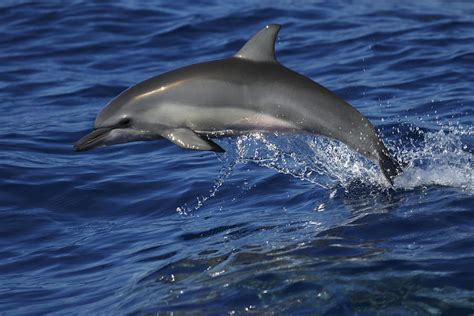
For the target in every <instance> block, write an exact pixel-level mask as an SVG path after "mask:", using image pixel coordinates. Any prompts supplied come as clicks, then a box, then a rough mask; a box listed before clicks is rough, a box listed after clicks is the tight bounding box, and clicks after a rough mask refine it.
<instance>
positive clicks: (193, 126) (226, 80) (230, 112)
mask: <svg viewBox="0 0 474 316" xmlns="http://www.w3.org/2000/svg"><path fill="white" fill-rule="evenodd" d="M279 29H280V26H279V25H276V24H271V25H268V26H266V27H264V28H263V29H262V30H260V31H259V32H258V33H257V34H255V35H254V36H253V37H252V38H251V39H250V40H249V41H248V42H247V43H246V44H245V45H244V46H243V47H242V49H240V50H239V51H238V52H237V53H236V54H235V55H234V56H232V57H230V58H226V59H222V60H216V61H211V62H205V63H200V64H194V65H190V66H186V67H183V68H179V69H176V70H173V71H170V72H167V73H164V74H161V75H159V76H156V77H153V78H150V79H147V80H145V81H143V82H140V83H138V84H137V85H135V86H132V87H131V88H129V89H127V90H125V91H123V92H122V93H121V94H120V95H118V96H117V97H116V98H114V99H113V100H112V101H111V102H110V103H109V104H108V105H107V106H106V107H105V108H104V109H103V110H102V111H101V112H100V113H99V115H97V118H96V120H95V123H94V130H93V131H92V132H91V133H90V134H89V135H86V136H85V137H83V138H81V139H80V140H79V141H78V142H77V143H76V144H75V145H74V149H75V150H77V151H82V150H88V149H91V148H94V147H97V146H105V145H111V144H117V143H125V142H131V141H138V140H153V139H158V138H166V139H168V140H169V141H171V142H173V143H175V144H176V145H178V146H180V147H182V148H186V149H195V150H211V151H215V152H223V151H224V150H223V149H222V148H221V147H220V146H219V145H217V144H216V143H214V142H213V141H212V140H211V138H213V137H225V136H233V135H242V134H247V133H251V132H255V131H259V132H275V131H282V132H292V133H312V134H318V135H321V136H324V137H329V138H332V139H336V140H339V141H341V142H343V143H345V144H346V145H348V146H349V147H351V148H352V149H354V150H356V151H357V152H359V153H361V154H362V155H364V156H366V157H367V158H369V159H371V160H372V161H374V162H376V163H378V164H379V166H380V168H381V170H382V173H383V174H384V176H385V177H386V178H387V180H388V181H389V182H390V183H391V184H393V179H394V178H395V177H396V176H397V175H398V174H399V173H400V172H401V167H400V164H399V163H398V162H397V161H396V160H395V159H393V158H392V157H391V155H390V153H389V151H388V150H387V148H386V147H385V146H384V144H383V142H382V140H381V139H380V138H379V137H378V135H377V132H376V131H375V129H374V127H373V125H372V124H371V123H370V122H369V120H368V119H367V118H365V117H364V116H363V115H362V114H361V113H359V112H358V111H357V110H356V109H354V108H353V107H352V106H350V105H349V104H348V103H346V102H345V101H344V100H342V99H341V98H339V97H338V96H337V95H335V94H334V93H332V92H331V91H329V90H328V89H326V88H325V87H323V86H321V85H319V84H318V83H316V82H314V81H312V80H311V79H309V78H307V77H305V76H302V75H300V74H298V73H296V72H294V71H292V70H290V69H288V68H286V67H284V66H282V65H281V64H280V63H279V62H278V61H277V60H276V58H275V39H276V36H277V33H278V31H279Z"/></svg>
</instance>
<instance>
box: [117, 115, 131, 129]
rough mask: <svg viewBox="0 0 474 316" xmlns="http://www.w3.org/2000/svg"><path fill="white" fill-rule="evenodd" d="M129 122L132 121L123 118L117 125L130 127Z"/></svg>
mask: <svg viewBox="0 0 474 316" xmlns="http://www.w3.org/2000/svg"><path fill="white" fill-rule="evenodd" d="M131 122H132V121H131V120H130V119H129V118H128V117H124V118H123V119H121V120H120V122H119V124H118V125H119V126H120V127H127V126H129V125H130V123H131Z"/></svg>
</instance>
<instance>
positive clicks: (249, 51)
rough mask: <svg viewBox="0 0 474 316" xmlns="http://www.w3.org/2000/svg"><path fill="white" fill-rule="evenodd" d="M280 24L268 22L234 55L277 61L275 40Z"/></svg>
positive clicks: (255, 59)
mask: <svg viewBox="0 0 474 316" xmlns="http://www.w3.org/2000/svg"><path fill="white" fill-rule="evenodd" d="M279 30H280V25H278V24H269V25H267V26H265V27H264V28H263V29H261V30H260V31H259V32H258V33H257V34H255V35H254V36H253V37H252V38H251V39H250V40H249V41H248V42H247V43H245V45H244V47H242V48H241V49H240V50H239V51H238V52H237V54H235V55H234V57H237V58H243V59H248V60H252V61H259V62H277V61H276V58H275V41H276V37H277V34H278V31H279Z"/></svg>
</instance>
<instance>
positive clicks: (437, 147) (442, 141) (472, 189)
mask: <svg viewBox="0 0 474 316" xmlns="http://www.w3.org/2000/svg"><path fill="white" fill-rule="evenodd" d="M417 131H418V132H419V134H421V135H422V136H423V140H422V141H421V143H420V144H418V145H417V146H411V148H409V149H402V150H400V151H399V155H400V156H401V157H402V159H403V160H404V161H408V162H409V165H408V167H407V168H406V170H405V171H404V173H403V174H402V175H401V176H399V177H398V178H396V179H395V186H396V188H404V189H413V188H417V187H427V186H433V185H439V186H446V187H452V188H456V189H461V190H463V191H466V192H469V193H474V171H473V169H474V168H473V167H474V164H473V155H472V153H471V152H470V150H469V148H468V145H467V144H465V143H464V142H463V138H467V139H469V138H471V140H472V136H473V135H474V130H473V129H472V128H462V127H461V126H453V125H448V126H443V127H442V128H441V129H440V130H439V131H436V132H423V131H421V130H419V129H418V130H417ZM415 145H416V144H415Z"/></svg>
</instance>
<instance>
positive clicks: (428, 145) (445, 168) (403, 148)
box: [177, 126, 474, 214]
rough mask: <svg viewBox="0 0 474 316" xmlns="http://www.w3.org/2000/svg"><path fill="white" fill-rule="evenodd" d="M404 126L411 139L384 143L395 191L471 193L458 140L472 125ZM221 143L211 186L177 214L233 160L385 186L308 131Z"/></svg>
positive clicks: (350, 185)
mask: <svg viewBox="0 0 474 316" xmlns="http://www.w3.org/2000/svg"><path fill="white" fill-rule="evenodd" d="M409 129H410V131H411V132H412V136H411V137H401V138H400V137H399V139H397V140H395V141H392V142H390V141H389V142H388V144H387V145H388V147H389V149H390V150H391V151H392V152H393V153H394V154H395V156H396V157H399V158H401V159H402V160H403V161H404V162H406V163H407V167H406V168H405V170H404V172H403V173H402V174H401V175H400V176H398V177H397V178H396V179H395V184H394V188H395V189H396V190H411V189H415V188H419V187H422V188H423V187H428V186H433V185H439V186H447V187H452V188H456V189H461V190H463V191H466V192H469V193H474V172H473V167H474V166H473V159H472V158H473V155H472V154H471V153H470V151H469V150H468V146H467V145H466V144H464V142H463V140H462V139H463V138H464V137H471V136H473V135H474V131H473V130H472V129H466V128H461V127H459V126H458V127H456V126H445V127H443V128H441V129H440V130H439V131H436V132H427V131H422V130H420V129H419V128H416V127H410V128H409ZM413 135H416V136H417V137H414V136H413ZM224 142H226V143H227V146H224V147H225V148H226V149H227V151H226V153H225V154H224V155H221V156H219V157H220V158H219V159H220V160H221V161H222V162H223V166H222V168H221V170H220V172H219V175H218V177H217V179H216V180H215V181H214V185H213V187H212V188H211V189H210V190H209V193H208V194H207V195H205V196H201V197H198V198H197V199H196V204H194V205H191V206H190V205H188V204H185V205H183V206H181V207H178V208H177V211H178V212H179V213H180V214H188V213H191V212H192V211H195V210H198V209H199V208H201V207H202V206H203V205H204V203H205V202H206V201H208V200H209V199H210V198H212V197H214V196H215V195H216V194H217V192H218V191H219V189H220V188H221V187H222V185H224V183H225V180H226V179H227V178H228V177H229V176H230V175H231V174H232V172H233V170H234V169H235V166H236V165H238V164H247V163H255V164H257V165H259V166H262V167H265V168H270V169H272V170H275V171H276V172H278V173H281V174H287V175H291V176H293V177H295V178H298V179H300V180H302V181H308V182H310V183H313V184H315V185H317V186H319V187H322V188H325V189H327V190H331V191H333V190H335V189H338V188H343V189H344V190H345V191H346V192H349V191H351V190H353V189H354V187H360V186H363V187H364V189H365V190H368V191H387V190H389V189H390V186H389V184H388V182H387V181H386V179H385V178H384V177H383V175H382V174H381V172H380V169H379V167H378V166H377V165H376V164H374V163H372V162H371V161H369V160H368V159H366V158H365V157H363V156H362V155H360V154H358V153H357V152H355V151H354V150H352V149H350V148H349V147H347V146H346V145H344V144H342V143H340V142H338V141H334V140H330V139H326V138H323V137H318V136H311V135H291V136H287V135H278V134H262V133H253V134H249V135H244V136H240V137H238V138H237V139H236V140H229V139H226V140H224Z"/></svg>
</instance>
